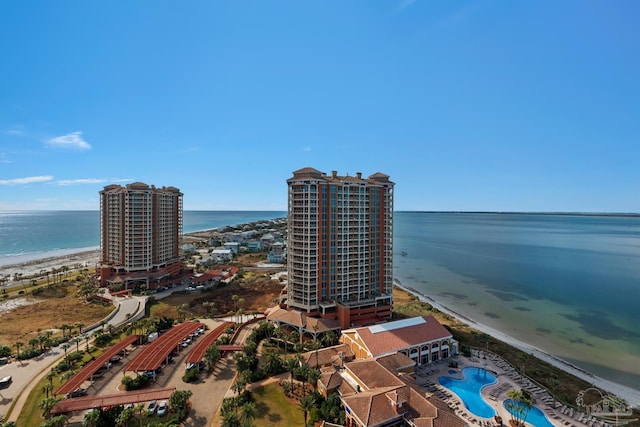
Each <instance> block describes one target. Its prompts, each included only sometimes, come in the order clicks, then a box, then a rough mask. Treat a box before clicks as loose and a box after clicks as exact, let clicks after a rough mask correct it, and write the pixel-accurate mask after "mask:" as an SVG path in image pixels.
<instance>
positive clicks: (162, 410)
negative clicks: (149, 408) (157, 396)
mask: <svg viewBox="0 0 640 427" xmlns="http://www.w3.org/2000/svg"><path fill="white" fill-rule="evenodd" d="M167 408H168V405H167V401H166V400H163V401H161V402H160V403H159V404H158V416H159V417H162V416H163V415H166V414H167Z"/></svg>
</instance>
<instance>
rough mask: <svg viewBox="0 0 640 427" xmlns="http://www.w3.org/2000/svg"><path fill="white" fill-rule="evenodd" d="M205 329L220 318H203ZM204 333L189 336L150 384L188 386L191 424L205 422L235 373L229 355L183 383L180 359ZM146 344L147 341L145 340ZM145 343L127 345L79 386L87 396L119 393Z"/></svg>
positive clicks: (183, 365)
mask: <svg viewBox="0 0 640 427" xmlns="http://www.w3.org/2000/svg"><path fill="white" fill-rule="evenodd" d="M201 322H202V323H204V324H205V325H206V326H207V327H208V329H207V330H206V332H205V334H206V333H210V332H211V331H213V330H214V329H215V328H216V327H217V326H218V325H220V324H221V323H222V321H218V320H211V319H204V320H201ZM203 336H204V335H200V336H198V337H194V338H191V339H192V344H186V345H185V346H184V349H183V350H182V351H180V352H179V353H177V354H175V355H174V356H173V361H172V362H171V363H170V364H168V365H163V366H162V368H161V369H160V370H159V371H158V372H155V373H154V374H155V381H154V383H153V384H152V385H151V386H150V388H163V387H175V388H176V390H191V391H192V393H193V395H192V397H191V399H190V400H191V403H192V410H191V413H190V423H189V425H192V426H208V425H209V423H210V421H211V419H212V417H213V414H214V413H215V411H216V410H217V408H218V406H219V404H220V402H221V401H222V398H224V396H225V394H226V392H227V390H228V389H229V387H230V385H231V383H232V381H233V378H234V376H235V369H234V362H233V358H232V357H231V355H228V356H227V357H226V358H224V359H222V360H220V362H218V365H217V366H216V369H215V370H214V372H213V374H211V375H210V376H208V377H207V375H206V373H204V372H203V373H202V374H201V375H200V378H199V379H198V380H197V381H196V382H194V383H185V382H184V381H182V376H183V375H184V373H185V369H186V367H187V365H186V363H184V360H185V358H186V356H187V354H188V353H189V351H190V350H191V349H192V348H193V345H194V344H193V342H194V341H195V342H197V340H198V339H201V338H202V337H203ZM147 345H148V344H147ZM144 347H145V346H137V347H133V346H130V347H129V348H128V349H129V350H131V351H130V352H129V353H128V354H127V355H126V356H124V357H123V358H122V359H121V360H115V359H114V360H113V361H112V362H111V363H112V364H111V366H109V367H107V368H105V369H104V375H102V376H101V377H100V378H98V379H96V380H95V381H94V382H93V383H90V382H88V381H87V382H85V383H84V384H83V385H82V386H81V387H82V388H84V389H86V392H87V393H88V395H90V396H97V395H106V394H114V393H120V392H123V391H124V386H123V385H122V378H123V377H124V375H125V374H126V375H128V376H131V377H133V376H134V375H135V373H133V372H127V373H125V372H124V369H125V367H126V366H127V364H128V363H129V362H130V361H131V360H133V358H134V357H136V355H137V354H139V353H140V352H141V351H142V349H143V348H144ZM83 416H84V412H83V413H76V414H73V417H71V418H70V421H72V422H81V420H82V417H83Z"/></svg>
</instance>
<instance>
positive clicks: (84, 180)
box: [56, 178, 107, 186]
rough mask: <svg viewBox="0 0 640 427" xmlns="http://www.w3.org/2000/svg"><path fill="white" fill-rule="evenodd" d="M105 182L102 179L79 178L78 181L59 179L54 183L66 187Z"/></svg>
mask: <svg viewBox="0 0 640 427" xmlns="http://www.w3.org/2000/svg"><path fill="white" fill-rule="evenodd" d="M103 182H107V180H106V179H104V178H79V179H61V180H59V181H56V185H61V186H67V185H76V184H100V183H103Z"/></svg>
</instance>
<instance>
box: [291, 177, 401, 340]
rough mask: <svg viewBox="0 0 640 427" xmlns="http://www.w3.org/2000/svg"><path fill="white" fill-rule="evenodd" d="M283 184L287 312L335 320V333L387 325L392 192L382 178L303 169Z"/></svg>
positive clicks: (390, 271) (391, 235)
mask: <svg viewBox="0 0 640 427" xmlns="http://www.w3.org/2000/svg"><path fill="white" fill-rule="evenodd" d="M287 184H288V187H289V190H288V194H289V198H288V232H287V239H288V241H287V251H288V252H287V271H288V285H287V306H288V308H290V309H295V310H299V311H302V312H304V313H305V314H307V315H309V316H314V317H322V318H332V319H337V320H338V321H339V323H340V326H341V327H342V328H348V327H350V326H352V325H359V324H365V323H372V322H376V321H381V320H386V319H389V318H390V317H391V308H392V299H393V189H394V185H395V184H394V183H393V182H391V181H389V176H387V175H385V174H382V173H375V174H373V175H371V176H369V177H367V178H363V177H362V174H361V173H359V172H358V173H356V175H355V176H339V175H338V174H337V172H335V171H334V172H332V173H331V175H327V174H326V173H324V172H320V171H318V170H316V169H313V168H309V167H308V168H304V169H300V170H297V171H295V172H293V177H291V178H289V179H288V180H287Z"/></svg>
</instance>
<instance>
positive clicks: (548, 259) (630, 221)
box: [0, 211, 640, 390]
mask: <svg viewBox="0 0 640 427" xmlns="http://www.w3.org/2000/svg"><path fill="white" fill-rule="evenodd" d="M284 216H286V212H281V211H280V212H278V211H266V212H257V211H249V212H247V211H242V212H231V211H185V213H184V231H185V232H192V231H198V230H207V229H212V228H217V227H221V226H225V225H236V224H243V223H248V222H253V221H259V220H267V219H274V218H282V217H284ZM394 226H395V229H394V243H395V247H394V250H395V251H396V256H395V261H394V276H395V277H397V278H398V279H399V280H400V281H401V282H402V283H403V284H405V285H407V286H410V287H412V288H414V289H416V290H418V291H419V292H422V293H424V294H425V295H429V296H431V297H433V298H435V299H436V300H437V301H438V302H440V303H441V304H443V305H445V306H447V307H449V308H451V309H452V310H454V311H456V312H458V313H461V314H464V315H465V316H467V317H469V318H472V319H474V320H476V321H477V322H479V323H482V324H486V325H488V326H490V327H492V328H494V329H496V330H499V331H502V332H504V333H506V334H508V335H510V336H512V337H514V338H516V339H518V340H521V341H524V342H527V343H530V344H532V345H534V346H536V347H539V348H540V349H542V350H544V351H546V352H548V353H550V354H553V355H555V356H558V357H561V358H563V359H565V360H567V361H569V362H571V363H573V364H575V365H576V366H579V367H581V368H583V369H586V370H588V371H590V372H593V373H595V374H596V375H598V376H600V377H602V378H605V379H608V380H610V381H614V382H618V383H620V384H624V385H626V386H629V387H631V388H634V389H637V390H638V389H640V329H639V328H638V327H637V325H640V310H639V309H638V308H639V307H640V217H617V216H570V215H525V214H472V213H460V214H456V213H419V212H415V213H414V212H397V213H396V215H395V221H394ZM98 245H99V215H98V212H96V211H63V212H61V211H55V212H0V265H3V264H4V265H6V264H10V263H12V262H11V261H10V260H18V259H21V258H24V257H25V256H27V257H32V258H33V257H44V256H47V255H48V254H50V253H51V252H52V251H55V250H76V251H77V250H78V249H81V248H91V247H97V246H98Z"/></svg>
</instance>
